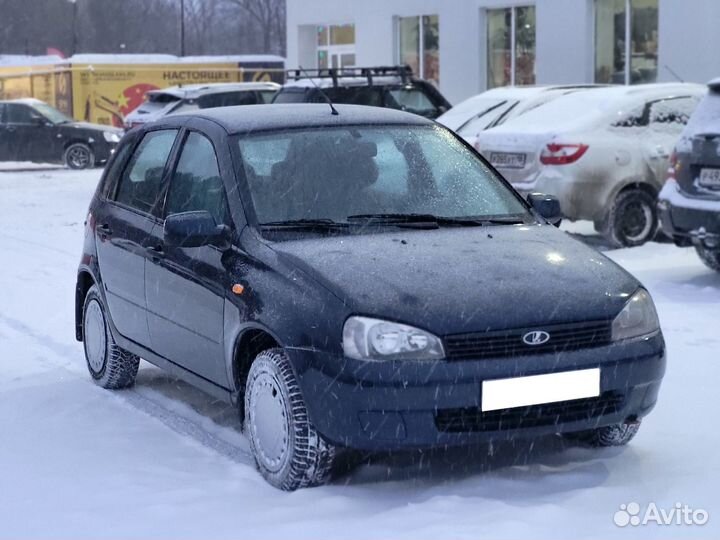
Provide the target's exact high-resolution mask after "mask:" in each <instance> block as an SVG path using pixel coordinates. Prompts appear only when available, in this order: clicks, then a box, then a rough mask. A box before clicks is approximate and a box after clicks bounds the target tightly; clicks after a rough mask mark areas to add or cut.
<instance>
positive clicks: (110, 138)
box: [103, 131, 120, 143]
mask: <svg viewBox="0 0 720 540" xmlns="http://www.w3.org/2000/svg"><path fill="white" fill-rule="evenodd" d="M103 137H105V140H106V141H107V142H109V143H118V142H120V135H118V134H117V133H115V132H113V131H103Z"/></svg>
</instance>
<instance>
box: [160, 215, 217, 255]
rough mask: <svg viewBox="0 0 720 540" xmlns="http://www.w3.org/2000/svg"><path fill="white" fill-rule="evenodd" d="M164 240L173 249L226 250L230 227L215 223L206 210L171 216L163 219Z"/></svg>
mask: <svg viewBox="0 0 720 540" xmlns="http://www.w3.org/2000/svg"><path fill="white" fill-rule="evenodd" d="M164 240H165V244H167V245H169V246H175V247H183V248H194V247H201V246H215V247H218V248H220V249H228V248H229V247H230V227H228V226H227V225H218V224H217V223H215V218H214V217H213V216H212V214H211V213H210V212H208V211H206V210H198V211H194V212H183V213H181V214H172V215H169V216H168V217H167V218H166V219H165V230H164Z"/></svg>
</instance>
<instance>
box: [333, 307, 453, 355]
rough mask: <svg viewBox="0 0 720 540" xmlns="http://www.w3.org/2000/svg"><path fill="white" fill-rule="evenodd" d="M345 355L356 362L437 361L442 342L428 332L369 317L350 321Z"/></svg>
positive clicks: (344, 336) (345, 340)
mask: <svg viewBox="0 0 720 540" xmlns="http://www.w3.org/2000/svg"><path fill="white" fill-rule="evenodd" d="M343 351H344V352H345V356H348V357H350V358H355V359H356V360H376V361H382V360H435V359H439V358H443V357H444V356H445V352H444V351H443V346H442V342H441V341H440V339H439V338H438V337H436V336H434V335H432V334H430V333H429V332H426V331H425V330H420V329H419V328H414V327H412V326H407V325H405V324H398V323H394V322H389V321H382V320H379V319H371V318H368V317H350V318H349V319H348V320H347V321H346V322H345V326H344V327H343Z"/></svg>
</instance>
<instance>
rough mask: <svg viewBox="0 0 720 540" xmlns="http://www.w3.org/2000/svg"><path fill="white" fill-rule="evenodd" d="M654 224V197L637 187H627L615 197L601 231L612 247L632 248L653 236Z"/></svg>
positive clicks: (656, 217)
mask: <svg viewBox="0 0 720 540" xmlns="http://www.w3.org/2000/svg"><path fill="white" fill-rule="evenodd" d="M658 225H659V222H658V215H657V201H656V199H655V197H653V196H652V195H651V194H650V193H648V192H646V191H643V190H641V189H631V190H628V191H623V192H622V193H620V194H619V195H618V196H617V198H616V199H615V202H614V203H613V205H612V207H611V208H610V212H609V213H608V216H607V218H606V219H605V220H604V227H603V228H604V230H603V231H602V233H603V235H604V236H605V237H606V238H607V240H608V241H609V242H610V243H611V244H612V245H613V246H614V247H635V246H641V245H643V244H645V243H646V242H649V241H650V240H652V239H653V238H655V234H656V233H657V230H658Z"/></svg>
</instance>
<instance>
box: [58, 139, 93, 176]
mask: <svg viewBox="0 0 720 540" xmlns="http://www.w3.org/2000/svg"><path fill="white" fill-rule="evenodd" d="M65 165H67V166H68V167H69V168H71V169H75V170H81V169H89V168H90V167H92V166H94V165H95V156H94V154H93V151H92V149H91V148H90V147H89V146H88V145H87V144H85V143H74V144H71V145H70V146H68V147H67V149H66V150H65Z"/></svg>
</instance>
